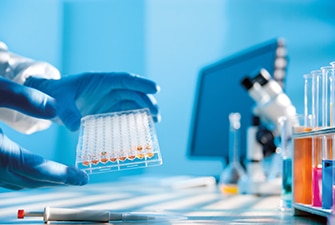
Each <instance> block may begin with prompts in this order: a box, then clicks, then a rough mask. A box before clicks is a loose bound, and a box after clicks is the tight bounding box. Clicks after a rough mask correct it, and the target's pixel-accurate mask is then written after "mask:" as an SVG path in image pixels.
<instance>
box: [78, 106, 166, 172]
mask: <svg viewBox="0 0 335 225" xmlns="http://www.w3.org/2000/svg"><path fill="white" fill-rule="evenodd" d="M79 132H80V133H79V140H78V145H77V156H76V165H77V167H78V168H80V169H82V170H85V171H86V172H87V173H102V172H112V171H118V170H126V169H136V168H143V167H149V166H158V165H161V164H162V157H161V153H160V149H159V145H158V140H157V135H156V131H155V127H154V122H153V120H152V117H151V114H150V112H149V110H148V109H139V110H130V111H122V112H115V113H106V114H95V115H88V116H85V117H83V118H82V120H81V127H80V131H79Z"/></svg>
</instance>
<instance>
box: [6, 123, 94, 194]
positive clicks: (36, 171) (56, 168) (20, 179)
mask: <svg viewBox="0 0 335 225" xmlns="http://www.w3.org/2000/svg"><path fill="white" fill-rule="evenodd" d="M87 182H88V176H87V174H86V173H85V172H82V171H80V170H78V169H77V168H75V167H71V166H65V165H63V164H60V163H57V162H53V161H49V160H46V159H44V158H43V157H41V156H39V155H35V154H33V153H31V152H29V151H27V150H26V149H24V148H22V147H20V146H19V145H18V144H16V143H15V142H13V141H12V140H10V139H9V138H8V137H7V136H6V135H5V134H4V133H3V131H2V130H1V129H0V186H1V187H4V188H8V189H12V190H19V189H23V188H37V187H44V186H57V185H84V184H86V183H87Z"/></svg>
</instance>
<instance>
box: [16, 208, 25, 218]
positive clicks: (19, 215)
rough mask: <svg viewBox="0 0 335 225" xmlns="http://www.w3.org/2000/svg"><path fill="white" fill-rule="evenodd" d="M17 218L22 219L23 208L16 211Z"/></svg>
mask: <svg viewBox="0 0 335 225" xmlns="http://www.w3.org/2000/svg"><path fill="white" fill-rule="evenodd" d="M17 218H18V219H23V218H24V209H19V210H18V211H17Z"/></svg>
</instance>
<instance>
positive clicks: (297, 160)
mask: <svg viewBox="0 0 335 225" xmlns="http://www.w3.org/2000/svg"><path fill="white" fill-rule="evenodd" d="M307 118H311V116H309V117H307ZM296 119H297V121H299V123H298V124H299V125H294V124H293V125H294V126H292V129H293V133H295V134H297V133H303V132H309V131H312V128H311V120H307V121H306V116H305V115H297V116H296ZM312 143H313V142H312V138H311V137H299V138H294V141H293V146H294V147H293V178H294V181H293V183H294V185H293V200H294V202H296V203H302V204H309V205H311V204H312V149H313V148H312V147H313V145H312Z"/></svg>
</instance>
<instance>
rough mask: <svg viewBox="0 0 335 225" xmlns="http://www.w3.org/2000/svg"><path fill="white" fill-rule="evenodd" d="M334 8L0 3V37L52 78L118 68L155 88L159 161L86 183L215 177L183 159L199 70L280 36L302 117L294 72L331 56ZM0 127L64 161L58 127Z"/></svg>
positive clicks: (36, 0)
mask: <svg viewBox="0 0 335 225" xmlns="http://www.w3.org/2000/svg"><path fill="white" fill-rule="evenodd" d="M334 6H335V2H334V1H333V0H324V1H317V0H297V1H289V0H284V1H283V0H255V1H248V0H159V1H155V0H136V1H135V0H80V1H79V0H77V1H76V0H48V1H44V0H2V1H0V28H1V30H0V40H2V41H4V42H5V43H7V44H8V46H9V48H10V50H11V51H13V52H16V53H19V54H21V55H24V56H28V57H31V58H34V59H38V60H44V61H48V62H50V63H52V64H53V65H55V66H56V67H57V68H59V70H60V71H61V73H62V74H73V73H80V72H84V71H127V72H132V73H137V74H140V75H142V76H146V77H149V78H151V79H153V80H155V81H157V83H158V84H159V85H160V86H161V92H160V93H159V94H158V95H157V96H156V97H157V100H158V102H159V105H160V109H161V114H162V121H161V123H159V124H157V125H156V129H157V134H158V138H159V142H160V147H161V151H162V154H163V160H164V165H163V166H161V167H153V168H148V169H140V170H133V171H127V172H119V173H110V174H103V175H97V176H92V181H98V180H102V179H107V180H109V179H114V178H115V177H118V176H125V175H129V174H142V173H143V174H144V173H146V174H147V173H150V174H172V175H177V174H191V175H218V174H220V172H221V171H222V162H221V161H220V160H219V159H189V158H188V156H187V146H188V138H189V137H188V135H189V128H190V123H191V117H192V109H193V103H194V95H195V87H196V81H197V76H198V73H199V70H200V69H201V68H202V67H204V66H206V65H208V64H211V63H213V62H215V61H217V60H220V59H222V58H224V57H226V56H229V55H231V54H233V53H235V52H237V51H240V50H243V49H244V48H247V47H249V46H252V45H255V44H258V43H261V42H263V41H266V40H269V39H272V38H275V37H283V38H285V39H286V43H287V48H288V54H289V65H288V74H287V82H286V92H287V94H288V96H289V97H290V98H291V100H292V102H293V103H294V105H295V106H296V107H297V109H298V112H302V107H303V78H302V75H303V74H304V73H307V72H309V71H311V70H313V69H318V68H319V67H321V66H323V65H327V64H328V63H329V62H330V61H333V60H335V41H334V40H335V13H334ZM218 104H222V102H220V103H219V102H218ZM227 107H228V106H227ZM2 128H3V129H4V130H5V132H6V134H7V135H8V136H9V137H10V138H12V139H13V140H15V141H16V142H18V143H19V144H21V145H22V146H24V147H25V148H27V149H29V150H30V151H33V152H36V153H38V154H41V155H43V156H45V157H46V158H49V159H53V160H56V161H59V162H63V163H66V164H71V165H73V164H74V161H75V148H76V144H77V136H78V134H77V133H71V132H69V131H67V130H66V129H65V128H64V127H61V126H58V125H53V126H52V127H51V128H50V129H48V130H47V131H43V132H39V133H36V134H33V135H29V136H26V135H23V134H20V133H17V132H16V131H14V130H12V129H11V128H9V127H7V126H5V125H2Z"/></svg>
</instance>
